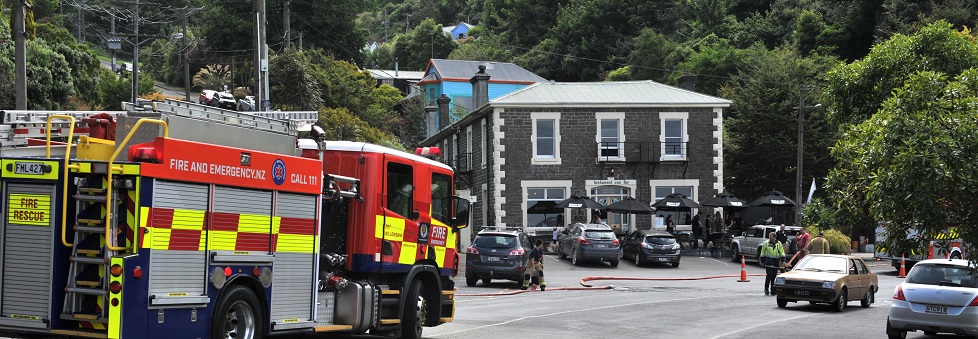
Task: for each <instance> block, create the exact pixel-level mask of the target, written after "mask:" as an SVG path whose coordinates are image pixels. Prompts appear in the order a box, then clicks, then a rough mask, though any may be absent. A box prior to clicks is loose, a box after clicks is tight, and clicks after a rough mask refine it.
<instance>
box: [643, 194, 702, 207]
mask: <svg viewBox="0 0 978 339" xmlns="http://www.w3.org/2000/svg"><path fill="white" fill-rule="evenodd" d="M652 207H655V209H657V210H665V211H674V210H685V209H690V208H702V207H703V205H700V204H699V203H698V202H695V201H693V199H690V198H687V197H686V196H685V195H683V194H681V193H673V194H670V195H667V196H666V197H665V198H662V199H659V201H656V202H655V203H654V204H652Z"/></svg>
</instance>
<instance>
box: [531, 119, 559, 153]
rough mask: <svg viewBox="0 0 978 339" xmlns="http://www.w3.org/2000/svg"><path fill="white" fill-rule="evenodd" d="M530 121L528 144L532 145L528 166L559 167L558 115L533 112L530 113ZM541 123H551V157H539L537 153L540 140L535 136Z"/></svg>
mask: <svg viewBox="0 0 978 339" xmlns="http://www.w3.org/2000/svg"><path fill="white" fill-rule="evenodd" d="M530 119H531V120H532V124H531V127H530V128H531V129H532V130H531V131H530V143H531V144H533V150H532V152H533V153H532V155H531V157H530V164H533V165H560V164H561V159H560V141H561V137H560V113H557V112H534V113H530ZM542 121H553V140H552V142H553V155H552V156H542V157H541V156H540V154H539V153H538V152H539V139H540V138H542V137H541V136H539V135H538V134H537V128H538V127H539V126H540V125H539V124H540V123H541V122H542Z"/></svg>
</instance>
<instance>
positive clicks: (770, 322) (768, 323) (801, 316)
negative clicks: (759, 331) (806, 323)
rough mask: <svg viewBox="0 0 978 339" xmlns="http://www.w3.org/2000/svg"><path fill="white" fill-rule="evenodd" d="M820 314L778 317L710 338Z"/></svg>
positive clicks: (714, 338)
mask: <svg viewBox="0 0 978 339" xmlns="http://www.w3.org/2000/svg"><path fill="white" fill-rule="evenodd" d="M820 314H821V313H812V314H806V315H800V316H797V317H794V318H784V319H778V320H774V321H769V322H766V323H763V324H757V325H754V326H751V327H745V328H742V329H739V330H736V331H732V332H727V333H724V334H721V335H718V336H715V337H712V338H710V339H717V338H723V337H726V336H728V335H731V334H737V333H740V332H744V331H748V330H753V329H755V328H758V327H763V326H769V325H772V324H777V323H780V322H785V321H791V320H798V319H801V318H808V317H811V316H814V315H820Z"/></svg>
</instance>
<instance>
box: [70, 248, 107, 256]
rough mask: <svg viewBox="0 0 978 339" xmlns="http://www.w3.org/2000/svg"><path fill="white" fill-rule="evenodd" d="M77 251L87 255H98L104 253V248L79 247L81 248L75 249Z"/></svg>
mask: <svg viewBox="0 0 978 339" xmlns="http://www.w3.org/2000/svg"><path fill="white" fill-rule="evenodd" d="M75 252H77V253H78V254H83V255H87V256H96V255H99V254H101V253H102V250H96V249H91V250H86V249H81V248H79V249H77V250H75Z"/></svg>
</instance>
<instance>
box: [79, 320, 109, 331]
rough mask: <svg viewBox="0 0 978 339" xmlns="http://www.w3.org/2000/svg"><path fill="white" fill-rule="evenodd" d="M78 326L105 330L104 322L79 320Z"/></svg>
mask: <svg viewBox="0 0 978 339" xmlns="http://www.w3.org/2000/svg"><path fill="white" fill-rule="evenodd" d="M78 327H81V328H86V329H90V330H105V324H103V323H95V322H91V321H79V322H78Z"/></svg>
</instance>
